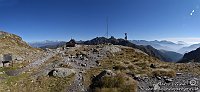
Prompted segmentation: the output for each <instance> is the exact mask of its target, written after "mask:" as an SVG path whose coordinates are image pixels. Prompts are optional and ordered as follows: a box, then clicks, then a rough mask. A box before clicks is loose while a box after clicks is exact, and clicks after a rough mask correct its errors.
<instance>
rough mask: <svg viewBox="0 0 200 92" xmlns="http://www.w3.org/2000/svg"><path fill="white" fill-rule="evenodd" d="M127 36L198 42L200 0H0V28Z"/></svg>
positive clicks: (41, 34) (30, 36)
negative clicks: (125, 34)
mask: <svg viewBox="0 0 200 92" xmlns="http://www.w3.org/2000/svg"><path fill="white" fill-rule="evenodd" d="M107 16H108V17H109V34H110V35H113V36H115V37H119V38H123V37H124V33H125V32H127V33H128V38H129V39H144V40H155V39H158V40H162V39H166V40H171V41H178V40H182V41H186V42H192V43H197V42H200V30H199V29H200V25H199V24H200V0H0V29H2V30H5V31H7V32H11V33H14V34H17V35H19V36H21V37H22V38H23V39H24V40H25V41H28V42H31V41H42V40H69V39H70V38H75V39H77V40H88V39H92V38H94V37H96V36H105V33H106V17H107Z"/></svg>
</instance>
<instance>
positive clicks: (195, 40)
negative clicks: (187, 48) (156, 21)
mask: <svg viewBox="0 0 200 92" xmlns="http://www.w3.org/2000/svg"><path fill="white" fill-rule="evenodd" d="M161 40H168V41H172V42H175V43H176V42H178V41H184V42H186V43H188V44H197V43H200V38H194V37H188V38H164V39H161Z"/></svg>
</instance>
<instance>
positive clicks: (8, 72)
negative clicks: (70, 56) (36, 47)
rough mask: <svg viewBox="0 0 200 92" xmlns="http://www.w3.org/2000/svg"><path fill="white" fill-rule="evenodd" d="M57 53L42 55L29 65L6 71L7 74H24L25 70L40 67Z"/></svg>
mask: <svg viewBox="0 0 200 92" xmlns="http://www.w3.org/2000/svg"><path fill="white" fill-rule="evenodd" d="M56 54H57V53H56V52H49V53H46V54H45V55H44V56H41V57H40V58H39V59H37V60H36V61H33V62H32V63H30V64H29V65H27V66H25V67H23V68H21V69H18V70H13V71H6V74H7V75H9V76H17V75H19V74H22V73H23V72H26V71H29V70H31V69H34V68H38V67H39V66H40V65H42V64H43V63H44V62H45V61H47V60H48V59H50V58H51V57H53V56H55V55H56Z"/></svg>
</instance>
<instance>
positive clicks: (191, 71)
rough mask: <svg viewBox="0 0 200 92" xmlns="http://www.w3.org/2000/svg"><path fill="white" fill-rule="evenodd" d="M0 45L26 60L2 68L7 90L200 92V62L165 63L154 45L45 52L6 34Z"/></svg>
mask: <svg viewBox="0 0 200 92" xmlns="http://www.w3.org/2000/svg"><path fill="white" fill-rule="evenodd" d="M13 39H15V40H13ZM0 41H1V44H0V50H2V51H1V54H7V53H12V54H13V55H14V56H18V57H22V59H20V60H19V59H17V60H18V61H17V60H14V65H13V66H11V65H7V66H5V67H2V66H1V68H0V91H2V92H111V91H114V92H197V91H198V90H199V87H200V84H199V83H200V77H199V75H200V71H199V70H200V64H199V63H196V62H193V63H170V62H163V61H162V60H160V58H158V57H154V55H152V54H150V53H155V52H154V51H152V50H149V48H151V47H141V46H137V45H134V44H131V43H127V42H126V41H125V40H123V39H118V40H116V39H114V38H110V40H109V41H110V42H107V40H102V41H101V42H100V41H99V40H97V41H96V40H91V41H87V42H85V43H84V44H76V43H75V41H74V40H71V41H69V42H68V43H66V45H63V46H61V47H58V48H56V49H48V48H47V49H45V50H41V49H35V48H32V47H30V46H29V45H27V44H26V43H25V42H24V41H22V39H21V38H20V37H18V36H16V35H12V34H9V33H5V32H1V38H0ZM91 42H93V43H92V44H91ZM102 42H107V43H102ZM94 43H96V44H94ZM108 43H111V44H108ZM86 44H87V45H86ZM10 47H12V48H10ZM25 52H26V53H25ZM157 54H159V53H157ZM19 61H20V62H19Z"/></svg>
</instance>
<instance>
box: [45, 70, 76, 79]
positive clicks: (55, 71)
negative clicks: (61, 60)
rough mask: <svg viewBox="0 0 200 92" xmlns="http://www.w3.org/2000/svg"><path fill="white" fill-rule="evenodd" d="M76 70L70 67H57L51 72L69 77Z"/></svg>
mask: <svg viewBox="0 0 200 92" xmlns="http://www.w3.org/2000/svg"><path fill="white" fill-rule="evenodd" d="M75 73H76V72H75V71H74V70H73V69H68V68H55V69H54V70H52V71H51V72H49V75H50V76H54V77H62V78H64V77H67V76H69V75H71V74H75Z"/></svg>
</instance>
